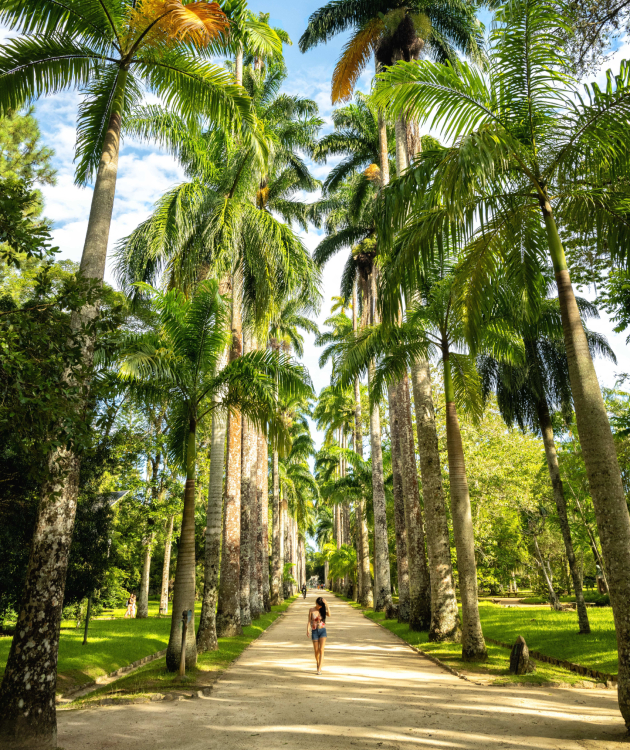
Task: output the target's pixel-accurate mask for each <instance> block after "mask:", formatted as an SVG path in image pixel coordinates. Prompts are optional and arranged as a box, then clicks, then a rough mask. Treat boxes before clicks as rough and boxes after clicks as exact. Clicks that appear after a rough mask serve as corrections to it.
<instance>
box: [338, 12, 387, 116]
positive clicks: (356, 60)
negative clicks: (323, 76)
mask: <svg viewBox="0 0 630 750" xmlns="http://www.w3.org/2000/svg"><path fill="white" fill-rule="evenodd" d="M382 32H383V22H382V20H381V19H380V18H374V19H372V20H370V21H368V23H366V24H365V26H364V27H363V28H362V29H359V31H357V33H356V34H355V35H354V36H353V37H352V38H351V39H350V40H349V41H348V43H347V44H346V46H345V47H344V49H343V52H342V54H341V57H340V58H339V60H338V61H337V65H336V66H335V72H334V73H333V77H332V102H333V104H337V103H339V102H346V101H348V100H349V99H351V98H352V93H353V91H354V85H355V83H356V82H357V80H358V79H359V76H360V75H361V73H362V72H363V69H364V68H365V66H366V65H367V63H368V61H369V59H370V57H371V56H372V52H373V51H374V47H375V46H376V44H377V42H378V40H379V38H380V36H381V34H382Z"/></svg>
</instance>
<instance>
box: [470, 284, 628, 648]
mask: <svg viewBox="0 0 630 750" xmlns="http://www.w3.org/2000/svg"><path fill="white" fill-rule="evenodd" d="M550 286H551V280H550V278H549V277H548V276H547V275H546V274H545V275H541V293H542V294H543V295H544V296H547V295H548V294H549V291H550ZM503 301H504V306H505V309H504V310H503V313H504V316H505V317H506V318H509V320H510V323H511V325H512V326H513V327H514V328H515V329H516V330H517V331H518V332H519V333H520V335H521V337H522V339H523V345H524V352H525V361H524V364H523V365H522V366H521V367H516V366H514V365H511V364H509V363H506V362H499V361H497V360H496V359H494V358H492V357H489V356H483V357H480V358H479V361H478V369H479V372H480V374H481V378H482V383H483V389H484V394H485V395H486V396H487V394H488V393H489V392H490V391H491V390H492V391H494V392H495V393H496V396H497V403H498V406H499V409H500V411H501V416H502V417H503V419H504V420H505V422H506V424H508V425H510V426H512V425H513V424H514V423H517V424H518V426H519V427H520V428H521V429H522V430H525V428H526V427H529V428H530V429H533V430H535V431H536V432H538V431H540V433H541V435H542V438H543V444H544V446H545V456H546V458H547V467H548V470H549V477H550V479H551V485H552V488H553V495H554V501H555V504H556V509H557V511H558V521H559V525H560V531H561V533H562V538H563V541H564V546H565V550H566V555H567V561H568V563H569V569H570V571H571V578H572V580H573V589H574V591H575V599H576V603H577V615H578V622H579V625H580V633H590V631H591V629H590V625H589V621H588V612H587V610H586V603H585V601H584V592H583V590H582V581H581V579H580V572H579V570H578V566H577V560H576V558H575V552H574V549H573V540H572V538H571V529H570V527H569V519H568V516H567V504H566V499H565V495H564V487H563V484H562V479H561V478H560V467H559V465H558V457H557V454H556V446H555V442H554V432H553V423H552V412H553V410H558V411H560V413H561V414H562V415H563V416H564V418H565V419H567V418H568V417H569V415H570V414H571V413H572V406H573V404H572V397H571V385H570V382H569V373H568V366H567V356H566V351H565V349H564V341H563V335H562V321H561V318H560V307H559V305H558V300H557V299H546V300H545V301H544V302H543V303H542V304H541V305H540V307H539V310H538V312H537V314H536V316H535V317H533V316H531V315H528V314H527V311H526V310H525V309H523V304H522V298H521V297H519V296H518V295H516V294H508V295H506V296H505V297H504V299H503ZM519 301H520V303H521V304H520V305H519V304H518V303H519ZM578 305H579V307H580V312H581V314H582V318H583V319H584V318H585V317H587V316H595V317H597V315H598V312H597V308H596V307H595V306H594V305H591V304H590V303H588V302H586V301H585V300H578ZM586 337H587V340H588V343H589V347H590V350H591V355H592V356H594V355H595V354H597V353H599V354H603V355H605V356H607V357H609V358H610V359H612V360H613V361H616V360H615V355H614V354H613V353H612V351H611V350H610V348H609V347H608V345H607V343H606V341H605V339H603V337H601V336H600V335H598V334H594V333H593V332H591V331H586Z"/></svg>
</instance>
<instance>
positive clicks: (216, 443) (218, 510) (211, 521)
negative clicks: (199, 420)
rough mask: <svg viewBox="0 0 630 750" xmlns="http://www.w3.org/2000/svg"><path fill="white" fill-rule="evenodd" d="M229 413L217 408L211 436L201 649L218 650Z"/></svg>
mask: <svg viewBox="0 0 630 750" xmlns="http://www.w3.org/2000/svg"><path fill="white" fill-rule="evenodd" d="M226 430H227V414H226V413H225V412H224V411H219V410H216V409H215V411H214V412H213V415H212V435H211V438H210V479H209V481H208V510H207V515H206V545H205V566H204V582H203V601H202V603H201V614H200V616H199V630H198V631H197V650H198V651H199V652H200V653H203V652H204V651H216V650H217V649H218V648H219V643H218V640H217V620H216V618H217V615H216V609H217V598H218V586H219V568H220V562H221V515H222V510H223V471H224V468H225V434H226Z"/></svg>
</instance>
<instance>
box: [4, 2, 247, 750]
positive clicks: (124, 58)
mask: <svg viewBox="0 0 630 750" xmlns="http://www.w3.org/2000/svg"><path fill="white" fill-rule="evenodd" d="M0 19H1V21H2V23H3V25H5V26H7V27H9V28H10V29H12V30H16V31H18V32H19V33H21V34H22V36H18V37H15V38H13V39H10V40H8V41H7V42H6V43H5V44H4V45H3V47H2V49H1V51H0V81H1V85H0V107H1V108H2V109H3V110H19V109H20V108H21V107H23V106H24V105H25V104H27V103H29V102H31V101H33V100H35V99H37V98H38V97H39V96H42V95H47V94H54V93H57V92H60V91H64V90H71V89H75V88H81V89H83V90H84V92H85V94H84V98H83V102H82V104H81V106H80V109H79V122H78V131H77V144H78V146H77V161H78V167H77V174H76V179H77V182H78V183H79V184H86V183H87V182H88V181H89V180H90V179H91V178H93V177H94V178H95V185H94V192H93V196H92V206H91V210H90V218H89V221H88V229H87V234H86V239H85V245H84V249H83V254H82V259H81V266H80V272H81V274H82V276H83V277H85V278H88V279H95V280H97V281H98V282H100V281H101V280H102V278H103V274H104V271H105V261H106V255H107V242H108V236H109V228H110V223H111V216H112V210H113V203H114V193H115V188H116V174H117V165H118V156H119V144H120V139H121V136H122V134H123V133H124V132H126V120H127V119H128V117H129V114H130V111H131V110H132V109H133V108H134V107H135V106H136V105H137V104H138V103H139V101H140V99H141V96H142V93H141V92H142V88H143V87H144V88H146V89H147V90H150V91H152V92H153V93H154V94H156V95H157V96H159V97H161V98H162V99H163V101H165V102H168V103H169V105H170V106H171V107H172V109H173V110H174V111H178V112H179V113H180V114H181V115H182V116H183V117H185V118H187V119H193V118H194V117H197V116H198V114H199V113H202V115H203V116H205V117H208V118H209V120H211V121H213V122H215V123H217V124H219V125H220V126H221V127H225V128H226V129H227V130H232V129H235V128H236V129H238V128H240V127H241V125H245V126H246V129H245V131H244V132H243V137H244V138H245V139H248V138H251V136H252V133H253V131H254V130H255V118H254V117H253V115H252V113H251V110H250V103H249V100H248V97H247V96H246V95H245V93H244V91H243V90H242V89H241V88H239V87H237V86H234V85H233V83H232V80H231V77H230V75H229V74H228V73H227V72H226V71H225V70H223V69H222V68H220V67H219V66H217V65H213V64H211V63H210V62H208V60H207V59H204V58H203V56H202V55H199V54H198V53H199V51H200V49H201V48H203V47H207V48H209V49H210V50H211V51H214V50H216V51H217V52H218V51H219V49H221V48H222V46H223V44H224V41H225V39H224V37H225V33H226V32H227V22H226V18H225V15H224V14H223V13H222V11H221V9H220V8H219V6H218V5H216V4H214V3H205V2H201V3H197V4H195V5H194V6H192V5H191V6H185V5H183V4H182V3H181V2H178V1H177V0H175V1H174V2H169V3H166V2H164V3H161V2H157V3H152V2H148V0H147V2H144V3H138V4H137V5H136V4H135V3H131V2H129V1H128V0H103V1H102V2H100V1H99V2H97V1H96V0H87V2H83V1H81V2H79V1H78V0H68V1H67V2H64V3H57V2H39V1H38V0H27V1H26V2H7V3H3V6H2V9H1V10H0ZM254 136H255V133H254ZM256 137H257V136H255V137H254V140H256ZM94 312H95V310H94V309H92V308H90V309H86V310H84V311H83V315H92V314H93V313H94ZM80 317H81V316H75V318H76V319H75V325H76V326H78V325H80ZM85 351H86V357H88V358H89V357H90V356H91V355H90V352H91V351H92V346H90V345H89V343H88V345H87V346H86V347H85ZM80 408H82V407H81V405H80V404H77V409H80ZM78 461H79V459H78V457H77V456H76V455H75V454H74V453H73V452H72V451H69V450H65V449H62V448H60V449H58V450H56V451H55V452H54V453H53V454H51V455H50V456H49V458H48V464H49V466H50V479H49V481H48V482H46V484H45V485H44V487H43V488H42V493H41V500H40V511H39V521H38V522H37V524H36V528H37V529H38V531H37V532H36V534H35V536H34V538H33V542H32V550H31V557H30V563H29V573H28V577H27V581H26V583H25V586H24V599H23V601H24V605H23V607H24V609H23V610H21V612H22V611H23V612H24V617H25V618H26V620H25V622H26V621H28V622H32V623H35V622H42V621H43V622H46V623H47V629H46V631H45V632H44V631H43V630H41V629H40V630H38V631H37V633H35V631H33V630H32V629H31V628H30V627H28V628H24V629H20V631H19V632H18V633H17V634H16V638H17V640H16V641H15V648H16V649H17V650H18V651H20V652H22V653H23V654H24V653H26V652H25V651H24V648H23V646H24V645H25V644H27V643H31V642H32V641H34V642H36V643H40V642H41V643H42V646H41V648H40V647H39V646H38V647H37V648H33V647H29V648H28V655H29V656H28V659H26V658H22V659H21V660H20V667H19V670H18V671H17V672H16V671H13V669H10V670H9V671H7V672H6V673H5V680H4V681H5V683H6V687H5V688H3V690H2V698H0V702H2V706H3V708H2V716H3V720H2V724H1V725H0V727H1V728H0V734H3V735H6V737H7V740H6V741H7V742H9V739H10V738H12V737H13V735H14V734H15V733H16V732H17V729H16V726H17V725H16V722H17V721H18V720H19V721H22V722H23V724H21V729H20V733H21V737H22V741H23V742H24V744H25V745H26V743H28V742H30V739H29V737H30V735H31V734H32V735H33V737H34V740H33V741H34V742H35V744H37V743H44V742H50V741H51V740H50V738H51V737H52V736H53V735H54V732H55V727H56V719H55V712H54V693H55V685H56V678H55V679H52V680H50V679H49V677H50V674H56V670H55V669H54V666H53V667H52V668H51V664H50V654H51V653H52V654H53V655H54V656H53V661H54V662H55V664H56V654H57V644H58V637H59V636H58V631H59V623H60V617H61V607H62V602H63V594H64V587H65V570H66V564H67V556H68V550H69V544H70V540H71V537H72V529H73V525H74V514H75V507H76V497H77V492H78V488H77V484H76V483H77V481H78ZM40 530H41V533H40ZM53 537H54V538H56V539H57V542H56V543H55V545H56V549H57V554H56V555H55V556H54V557H51V556H50V555H49V553H48V543H49V541H50V539H51V538H53ZM42 581H44V582H45V584H43V583H42ZM34 591H38V592H40V593H39V594H37V595H34V594H33V592H34ZM41 592H45V594H42V593H41ZM22 641H23V642H22ZM22 670H25V671H26V672H28V674H29V675H30V676H31V677H32V678H33V679H34V680H35V682H33V684H35V685H37V686H38V687H37V689H36V690H30V691H28V692H27V693H25V692H24V691H23V690H21V689H20V690H19V689H18V688H17V685H18V683H19V684H23V683H24V680H22V679H21V678H20V676H19V675H20V674H22ZM10 675H13V677H14V679H15V680H16V682H15V684H9V683H10V682H11V679H12V678H10ZM41 676H44V679H41V680H40V677H41ZM23 693H24V694H23ZM5 696H10V697H9V698H6V697H5ZM5 701H6V703H5ZM20 702H21V704H20V706H18V704H19V703H20ZM18 717H20V718H19V719H18Z"/></svg>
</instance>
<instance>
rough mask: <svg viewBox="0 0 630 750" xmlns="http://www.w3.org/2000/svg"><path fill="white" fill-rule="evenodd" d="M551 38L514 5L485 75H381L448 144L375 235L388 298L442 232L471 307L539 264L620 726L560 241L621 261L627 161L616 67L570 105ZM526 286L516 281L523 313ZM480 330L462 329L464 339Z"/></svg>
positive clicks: (614, 592) (597, 444)
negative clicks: (563, 379)
mask: <svg viewBox="0 0 630 750" xmlns="http://www.w3.org/2000/svg"><path fill="white" fill-rule="evenodd" d="M565 26H566V20H565V18H563V17H562V15H561V14H560V13H559V11H558V8H557V6H555V5H553V4H552V3H549V2H547V1H546V0H514V1H513V2H510V3H509V4H507V5H506V6H504V7H503V8H502V9H501V10H499V11H498V12H497V15H496V26H495V29H494V30H493V32H492V35H491V42H492V45H491V49H490V52H489V56H490V65H489V66H488V73H487V75H481V74H480V73H479V72H478V71H477V70H474V69H472V68H471V67H470V66H468V65H466V64H462V65H460V66H459V68H458V70H457V71H455V70H454V69H453V68H451V67H448V66H440V65H436V64H434V63H432V62H430V61H426V60H425V61H420V62H410V63H406V62H402V63H398V65H396V66H394V67H393V68H392V69H390V70H389V71H387V72H385V73H384V74H383V77H382V80H381V83H380V86H379V90H378V92H377V94H376V99H377V101H379V102H380V103H381V104H382V105H383V106H387V107H389V108H390V109H391V113H392V116H396V114H398V113H401V112H405V113H407V114H408V115H410V116H413V117H418V118H420V119H421V120H423V121H430V122H431V125H432V127H433V128H435V129H436V130H440V129H442V130H444V131H445V132H446V133H448V136H449V137H450V138H451V139H453V140H454V145H453V146H452V147H451V148H448V149H444V150H434V151H433V152H431V153H424V154H423V155H422V156H421V157H420V158H419V159H417V161H416V166H415V167H414V169H413V170H412V174H410V175H409V177H408V178H403V182H404V183H405V186H404V187H403V186H398V189H397V191H396V193H397V195H398V196H402V197H403V200H402V202H401V201H398V198H395V199H394V201H393V202H394V203H396V204H397V205H398V206H399V207H400V209H401V212H400V214H399V215H398V218H393V216H392V213H391V212H389V211H385V212H384V214H383V216H384V231H388V230H389V228H390V227H393V228H394V229H398V228H401V227H402V225H404V224H407V228H406V229H405V230H404V237H405V242H404V243H403V246H402V248H401V252H400V253H398V255H397V258H396V260H395V261H394V263H393V267H392V274H391V283H392V287H391V288H392V290H393V291H394V294H393V296H392V299H393V297H398V296H399V293H398V292H397V291H396V290H397V289H398V287H399V285H400V283H401V281H402V282H403V285H404V280H403V278H404V276H409V275H414V274H415V273H416V271H417V270H419V264H418V249H419V250H420V255H422V256H424V257H425V258H426V257H428V255H429V254H430V253H431V252H432V242H433V239H434V238H435V237H436V234H438V233H439V234H441V232H442V229H446V228H448V231H449V232H450V233H460V234H461V235H462V237H463V239H464V240H465V241H468V240H469V245H468V249H467V255H468V258H469V261H468V285H467V286H468V292H467V293H468V294H469V295H470V296H471V297H472V298H476V299H478V300H482V299H483V298H484V297H485V298H487V299H488V298H490V297H491V296H492V295H491V294H489V291H491V290H492V278H493V276H494V275H495V269H496V267H497V264H500V265H507V266H517V265H518V266H520V265H521V264H522V263H523V258H525V263H526V265H527V266H528V267H530V268H533V267H534V266H535V265H536V264H535V263H534V259H535V258H537V257H540V256H543V257H544V256H547V257H550V259H551V263H552V265H553V269H554V273H555V280H556V284H557V286H558V298H559V302H560V311H561V317H562V325H563V331H564V339H565V346H566V352H567V359H568V367H569V375H570V380H571V389H572V392H573V401H574V405H575V414H576V421H577V427H578V434H579V437H580V443H581V446H582V450H583V456H584V462H585V464H586V470H587V474H588V478H589V484H590V490H591V495H592V497H593V503H594V506H595V512H596V516H597V521H598V526H599V532H600V538H601V540H602V549H603V556H604V561H605V564H606V572H607V576H608V579H609V583H610V598H611V604H612V606H613V612H614V614H615V624H616V627H617V639H618V642H619V654H620V659H619V705H620V709H621V712H622V714H623V716H624V719H625V721H626V723H627V724H628V725H629V726H630V518H629V516H628V512H627V507H626V501H625V495H624V491H623V484H622V480H621V474H620V470H619V463H618V461H617V454H616V450H615V445H614V440H613V436H612V433H611V430H610V425H609V421H608V415H607V413H606V408H605V405H604V402H603V399H602V395H601V391H600V388H599V384H598V381H597V374H596V372H595V368H594V366H593V361H592V358H591V355H590V353H589V348H588V342H587V339H586V334H585V332H584V328H583V326H582V322H581V319H580V314H579V309H578V306H577V303H576V301H575V295H574V292H573V286H572V284H571V278H570V274H569V270H568V266H567V261H566V257H565V252H564V247H563V242H562V234H563V233H565V234H566V233H568V232H571V233H573V234H574V235H577V236H578V237H579V236H589V237H593V238H594V240H595V242H596V243H599V246H600V247H601V248H602V251H603V252H611V251H613V252H619V253H623V254H625V252H626V248H627V246H628V233H629V232H628V228H629V224H628V222H627V218H626V217H627V213H626V209H625V208H624V207H623V206H624V201H627V186H626V181H625V180H624V179H620V175H622V174H627V172H628V157H629V156H630V154H629V152H628V147H627V119H628V112H629V111H630V65H628V64H627V63H625V62H624V63H622V66H621V69H620V72H619V74H618V75H617V76H614V75H613V74H612V73H608V80H607V86H606V87H605V88H600V87H599V86H597V85H596V84H593V85H592V86H591V87H589V88H588V89H587V90H586V92H582V93H580V92H579V91H578V87H577V82H575V81H574V80H573V79H572V78H571V77H570V75H569V74H568V73H567V71H566V54H565V51H566V50H565V49H564V48H563V42H562V41H561V40H560V39H559V38H558V36H557V35H556V34H555V31H554V30H555V29H556V28H559V27H560V28H562V27H565ZM480 155H481V156H482V161H481V162H480ZM412 181H413V187H412V185H411V183H412ZM392 198H394V194H393V193H392ZM410 209H411V217H410V218H409V222H407V217H408V216H409V211H410ZM403 215H404V217H405V218H403ZM534 276H535V275H534V274H531V273H529V274H527V275H526V277H525V281H526V282H527V286H526V289H525V291H526V293H527V294H528V295H529V297H530V299H531V300H534V299H535V297H534V296H533V295H535V293H536V290H535V285H534V284H533V283H531V282H532V281H533V279H534ZM396 306H397V303H396V304H395V305H394V307H393V308H392V310H393V309H395V308H396ZM480 319H481V318H480V315H479V316H473V317H472V318H471V320H470V325H469V335H470V336H471V337H474V335H475V332H474V329H475V327H476V324H477V323H479V321H480Z"/></svg>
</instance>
